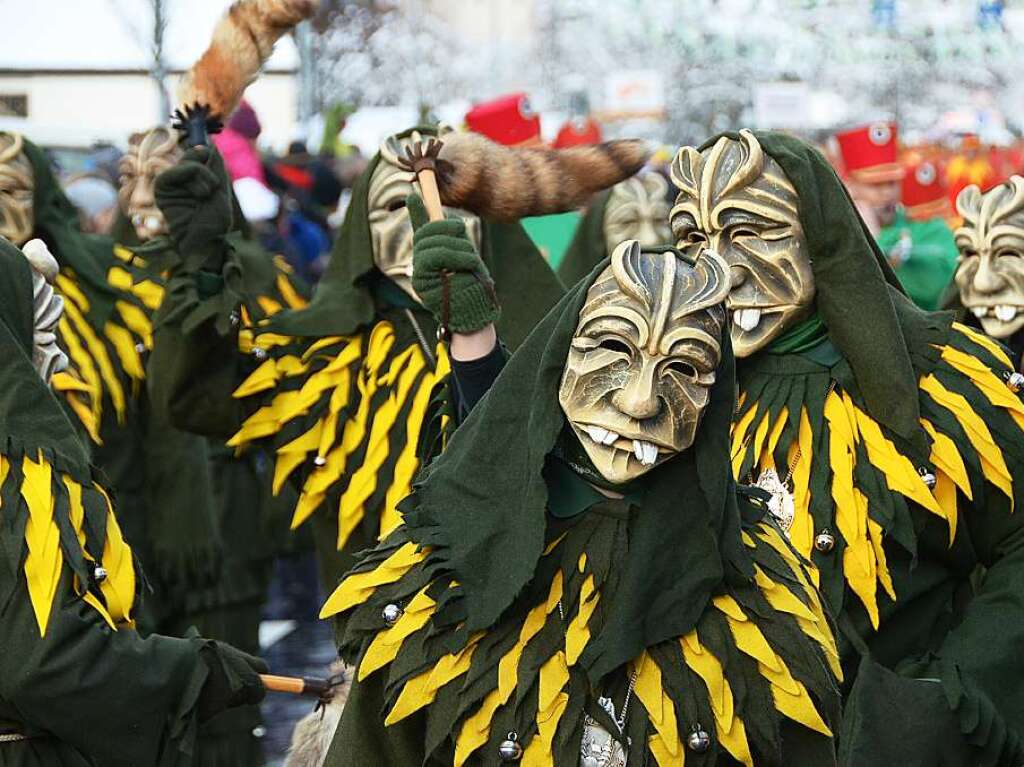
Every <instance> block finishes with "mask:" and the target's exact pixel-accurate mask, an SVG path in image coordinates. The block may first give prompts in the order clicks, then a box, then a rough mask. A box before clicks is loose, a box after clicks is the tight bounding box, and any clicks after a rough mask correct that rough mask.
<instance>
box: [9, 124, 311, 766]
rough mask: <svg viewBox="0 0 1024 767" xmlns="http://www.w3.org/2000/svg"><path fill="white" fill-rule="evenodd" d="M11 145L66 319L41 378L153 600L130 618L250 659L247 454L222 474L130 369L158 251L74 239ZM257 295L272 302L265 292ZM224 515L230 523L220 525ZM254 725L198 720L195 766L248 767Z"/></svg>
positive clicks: (256, 586)
mask: <svg viewBox="0 0 1024 767" xmlns="http://www.w3.org/2000/svg"><path fill="white" fill-rule="evenodd" d="M25 146H26V152H27V153H28V156H29V157H30V158H31V159H32V161H33V168H34V171H35V180H36V189H35V212H36V234H37V236H41V237H42V238H43V239H44V240H46V241H47V242H48V243H49V244H50V246H51V249H52V250H53V253H54V254H55V256H56V258H57V260H58V262H60V264H61V275H60V276H59V277H58V281H57V288H58V290H60V291H61V292H62V294H63V296H64V297H65V302H66V303H65V305H66V309H67V311H66V315H65V317H64V318H63V319H62V320H61V323H60V326H59V338H60V342H61V345H62V346H64V348H66V349H67V350H68V352H69V356H70V358H71V364H72V367H73V371H72V372H71V373H69V374H67V375H59V376H57V377H55V386H56V388H57V389H58V390H60V391H61V392H62V393H63V394H64V395H65V400H66V402H67V403H68V404H69V405H70V407H71V409H72V410H73V412H74V413H75V415H76V416H77V417H78V419H79V420H80V422H81V423H82V425H83V427H84V428H85V430H86V431H87V432H88V433H89V434H90V436H91V437H92V439H93V441H94V443H95V446H94V447H93V458H94V460H95V462H96V464H97V465H98V466H99V467H100V468H101V470H102V471H103V472H104V475H105V477H106V479H107V481H108V482H109V483H110V484H111V487H112V489H113V491H114V492H115V494H116V498H117V504H118V509H119V513H120V518H121V520H122V523H123V525H124V531H125V536H126V537H127V539H128V540H129V541H130V542H131V544H132V545H133V547H134V550H135V552H136V554H137V556H138V557H139V559H140V561H141V562H142V565H143V568H144V570H145V573H146V577H147V579H148V580H149V582H150V585H151V587H152V589H153V593H152V596H151V598H150V599H148V600H146V602H145V603H144V604H143V605H142V606H141V607H140V610H139V617H138V621H139V627H140V630H142V631H143V632H144V633H150V632H158V633H163V634H168V635H172V636H182V635H184V634H185V633H186V631H188V629H189V628H190V627H191V626H193V625H195V626H197V627H198V628H199V630H200V631H201V633H202V634H203V635H205V636H209V637H212V638H215V639H219V640H222V641H227V642H230V643H231V644H233V645H236V646H238V647H240V648H242V649H244V650H245V651H247V652H250V653H253V654H256V653H258V652H259V642H258V631H259V611H260V605H261V604H262V601H263V599H264V595H265V592H266V585H267V581H268V579H269V567H270V557H269V555H268V552H267V548H268V546H267V543H266V536H262V537H261V536H257V535H254V533H256V532H257V531H258V530H259V529H260V526H261V524H263V523H264V520H263V519H261V518H260V511H259V510H260V509H261V504H264V505H265V504H266V502H267V500H269V495H270V493H269V483H270V478H269V476H268V472H267V471H266V470H265V469H264V470H263V471H262V472H259V473H257V472H256V471H255V468H254V466H255V460H256V458H255V457H254V456H253V457H249V458H247V459H245V460H244V462H243V464H240V465H237V466H236V465H235V463H234V462H233V461H232V460H231V458H230V455H231V451H228V450H226V449H225V448H224V446H223V444H220V445H217V444H215V443H210V444H207V442H206V440H204V439H202V438H200V437H197V436H195V435H191V434H187V433H185V432H182V431H179V430H177V429H174V428H172V427H171V426H170V424H169V423H168V422H167V420H166V418H165V417H164V416H162V415H161V414H160V413H158V412H154V411H153V409H152V408H151V407H150V400H149V397H148V396H147V391H146V381H145V368H144V364H145V360H146V357H147V356H148V353H149V350H150V349H151V348H152V316H153V314H154V312H155V311H156V309H157V307H158V306H159V305H160V303H161V302H162V300H163V296H164V279H163V277H162V275H161V270H160V265H161V262H162V261H164V260H166V259H165V258H164V254H163V251H162V250H161V249H160V248H153V249H150V250H148V251H145V255H139V253H141V252H143V250H144V249H141V248H139V249H136V251H133V250H129V249H128V248H126V247H124V246H123V245H120V244H117V245H115V244H114V242H113V241H112V240H111V239H109V238H102V237H94V236H90V235H85V234H82V233H81V232H80V231H79V229H78V225H77V221H78V215H77V213H76V212H75V210H74V208H73V207H71V204H70V202H69V201H68V200H67V198H66V197H65V196H64V195H63V194H62V193H61V191H60V187H59V186H58V184H57V180H56V179H55V178H54V177H53V174H52V171H51V170H50V167H49V165H48V163H47V162H46V159H45V156H44V155H43V154H42V153H41V152H40V151H39V149H38V148H37V147H35V146H33V145H31V144H30V143H29V142H27V141H26V142H25ZM132 235H133V236H132V237H131V240H132V242H133V243H136V244H137V240H136V239H135V237H134V232H133V233H132ZM268 260H269V259H268ZM282 279H283V278H282ZM266 292H267V293H268V294H269V296H271V298H270V299H269V300H271V301H274V300H276V301H278V302H280V303H284V299H283V298H281V297H280V295H279V293H275V292H274V291H266ZM108 302H109V306H108V308H107V309H103V312H109V313H104V314H101V313H100V310H101V308H102V307H104V306H105V305H106V303H108ZM285 305H287V304H285ZM297 305H298V304H297ZM264 465H265V461H264ZM232 472H237V474H233V473H232ZM260 478H261V479H262V481H261V482H260V481H253V480H254V479H257V480H258V479H260ZM229 488H230V490H231V493H228V492H225V490H226V489H229ZM232 511H234V516H236V517H237V516H238V515H241V516H242V519H241V520H235V519H227V518H228V517H229V516H231V515H232ZM240 529H241V530H245V531H247V533H248V534H247V535H245V536H243V537H241V538H235V539H234V540H231V541H230V550H228V551H224V550H222V547H221V544H222V542H223V543H227V542H228V541H227V538H226V534H228V533H231V532H234V533H237V532H238V530H240ZM253 539H255V540H253ZM250 558H252V559H254V560H256V561H255V563H254V562H253V561H252V560H251V559H250ZM260 723H261V720H260V716H259V711H258V709H256V708H255V707H250V708H248V709H239V710H236V711H231V712H227V713H225V714H224V715H223V716H221V717H218V719H217V720H216V721H214V722H210V723H209V724H208V725H207V726H205V727H204V728H203V732H202V735H201V739H202V748H201V757H202V758H201V760H200V761H199V762H198V763H200V764H203V765H207V766H208V767H217V766H219V765H225V766H226V765H245V766H246V767H250V766H251V765H258V764H261V763H262V761H263V756H262V747H261V745H260V743H259V741H258V739H256V738H254V737H253V735H252V731H253V728H254V727H256V726H257V725H259V724H260Z"/></svg>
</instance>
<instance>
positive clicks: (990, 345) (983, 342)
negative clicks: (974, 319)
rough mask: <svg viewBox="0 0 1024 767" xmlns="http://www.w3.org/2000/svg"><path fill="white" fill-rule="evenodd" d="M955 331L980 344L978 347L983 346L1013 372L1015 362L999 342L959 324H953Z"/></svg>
mask: <svg viewBox="0 0 1024 767" xmlns="http://www.w3.org/2000/svg"><path fill="white" fill-rule="evenodd" d="M953 329H954V330H956V331H957V332H959V333H962V334H963V335H965V336H967V337H968V338H969V339H971V340H972V341H973V342H974V343H976V344H978V346H983V347H984V348H986V349H988V350H989V351H990V352H991V353H992V355H993V356H994V357H995V358H996V359H998V360H999V361H1000V362H1002V363H1003V364H1004V365H1006V367H1008V368H1010V370H1013V362H1011V361H1010V358H1009V357H1008V356H1007V354H1006V350H1005V349H1004V348H1003V347H1002V345H1001V344H999V343H998V342H997V341H995V340H994V339H992V338H989V337H988V336H986V335H984V334H982V333H979V332H978V331H976V330H975V329H974V328H970V327H968V326H967V325H963V324H961V323H959V322H954V323H953Z"/></svg>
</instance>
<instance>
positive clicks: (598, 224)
mask: <svg viewBox="0 0 1024 767" xmlns="http://www.w3.org/2000/svg"><path fill="white" fill-rule="evenodd" d="M611 193H612V192H611V189H606V190H604V191H603V192H600V193H599V194H596V195H594V199H593V200H591V201H590V205H589V206H588V207H587V212H586V213H584V214H583V218H582V219H580V223H579V226H577V227H576V234H575V235H574V236H573V238H572V242H570V243H569V247H568V248H567V249H566V251H565V255H564V256H562V260H561V261H560V262H559V264H558V279H560V280H561V281H562V284H563V285H567V286H568V285H575V284H576V283H577V282H579V281H580V280H582V279H583V278H584V277H586V276H587V275H588V274H590V272H591V271H592V270H593V268H594V267H595V266H597V265H598V264H599V263H601V262H602V261H603V260H604V259H605V258H607V257H608V244H607V243H606V242H605V239H604V209H605V205H607V204H608V197H609V195H610V194H611Z"/></svg>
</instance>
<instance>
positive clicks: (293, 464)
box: [271, 421, 320, 495]
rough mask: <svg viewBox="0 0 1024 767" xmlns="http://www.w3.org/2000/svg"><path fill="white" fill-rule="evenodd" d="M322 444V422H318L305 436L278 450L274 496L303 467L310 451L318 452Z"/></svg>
mask: <svg viewBox="0 0 1024 767" xmlns="http://www.w3.org/2000/svg"><path fill="white" fill-rule="evenodd" d="M319 444H320V422H319V421H317V422H316V423H314V424H313V425H312V426H310V427H309V430H308V431H307V432H306V433H305V434H300V435H299V436H298V437H296V438H295V439H293V440H292V441H291V442H288V443H286V444H284V445H282V446H281V447H279V448H278V449H277V461H276V462H275V463H274V481H273V484H272V485H271V491H272V492H273V494H274V495H277V494H278V493H279V492H281V488H282V487H283V486H284V483H285V482H286V481H287V480H288V477H289V476H291V473H292V472H293V471H294V470H295V469H296V468H297V467H298V466H300V465H302V464H303V463H304V462H305V460H306V456H308V455H309V453H310V451H312V450H316V448H317V446H318V445H319Z"/></svg>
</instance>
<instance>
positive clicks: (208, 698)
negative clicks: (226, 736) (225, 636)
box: [199, 640, 268, 722]
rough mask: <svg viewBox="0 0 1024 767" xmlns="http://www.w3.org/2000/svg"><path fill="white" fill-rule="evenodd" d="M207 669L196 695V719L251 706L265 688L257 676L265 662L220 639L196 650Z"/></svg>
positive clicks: (259, 699) (261, 697)
mask: <svg viewBox="0 0 1024 767" xmlns="http://www.w3.org/2000/svg"><path fill="white" fill-rule="evenodd" d="M199 655H200V657H201V658H202V659H203V661H204V662H205V663H206V665H207V666H208V667H209V669H210V675H209V676H208V677H207V678H206V684H204V685H203V691H202V692H201V693H200V695H199V720H200V721H201V722H205V721H206V720H208V719H210V718H211V717H214V716H216V715H217V714H219V713H221V712H222V711H224V710H226V709H229V708H234V707H235V706H246V705H255V704H256V703H259V702H260V701H261V700H263V696H264V695H266V693H267V690H266V688H265V687H264V686H263V682H262V681H260V678H259V675H260V674H265V673H267V670H268V668H267V664H266V663H265V662H264V661H263V660H262V659H260V658H257V657H255V656H252V655H249V654H248V653H244V652H242V651H241V650H239V649H237V648H235V647H232V646H231V645H229V644H225V643H223V642H215V641H213V640H208V641H206V642H205V644H204V645H203V647H202V649H201V650H200V651H199Z"/></svg>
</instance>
